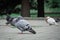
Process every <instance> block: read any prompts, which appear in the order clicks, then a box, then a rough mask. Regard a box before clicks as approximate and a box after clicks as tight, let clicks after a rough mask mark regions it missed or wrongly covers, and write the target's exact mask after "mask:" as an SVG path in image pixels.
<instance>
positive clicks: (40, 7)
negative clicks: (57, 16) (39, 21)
mask: <svg viewBox="0 0 60 40" xmlns="http://www.w3.org/2000/svg"><path fill="white" fill-rule="evenodd" d="M37 1H38V17H44V0H37Z"/></svg>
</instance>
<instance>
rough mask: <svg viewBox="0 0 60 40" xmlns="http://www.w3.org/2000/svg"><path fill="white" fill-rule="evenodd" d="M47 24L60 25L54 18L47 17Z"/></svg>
mask: <svg viewBox="0 0 60 40" xmlns="http://www.w3.org/2000/svg"><path fill="white" fill-rule="evenodd" d="M46 22H47V23H48V24H49V25H58V23H57V22H56V21H55V19H54V18H52V17H49V16H48V17H46Z"/></svg>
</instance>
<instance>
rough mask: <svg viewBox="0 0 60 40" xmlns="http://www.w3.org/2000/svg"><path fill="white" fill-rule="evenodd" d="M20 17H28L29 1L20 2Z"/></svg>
mask: <svg viewBox="0 0 60 40" xmlns="http://www.w3.org/2000/svg"><path fill="white" fill-rule="evenodd" d="M21 15H22V16H23V17H30V4H29V0H22V10H21Z"/></svg>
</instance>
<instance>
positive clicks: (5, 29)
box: [0, 20, 60, 40]
mask: <svg viewBox="0 0 60 40" xmlns="http://www.w3.org/2000/svg"><path fill="white" fill-rule="evenodd" d="M28 21H29V22H30V23H31V25H32V26H33V27H32V28H33V29H34V30H35V31H36V32H37V33H36V34H31V33H29V32H24V34H20V31H19V30H18V29H17V28H13V27H12V26H10V25H9V26H6V25H5V22H6V21H5V20H0V40H60V25H58V26H56V25H52V26H49V25H48V24H47V23H46V22H45V21H44V20H28ZM59 24H60V23H59Z"/></svg>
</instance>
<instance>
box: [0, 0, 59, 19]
mask: <svg viewBox="0 0 60 40" xmlns="http://www.w3.org/2000/svg"><path fill="white" fill-rule="evenodd" d="M7 14H9V15H11V16H12V17H17V16H19V15H21V16H23V17H33V18H35V17H45V16H52V17H60V0H57V1H56V0H0V18H4V17H5V16H6V15H7Z"/></svg>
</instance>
